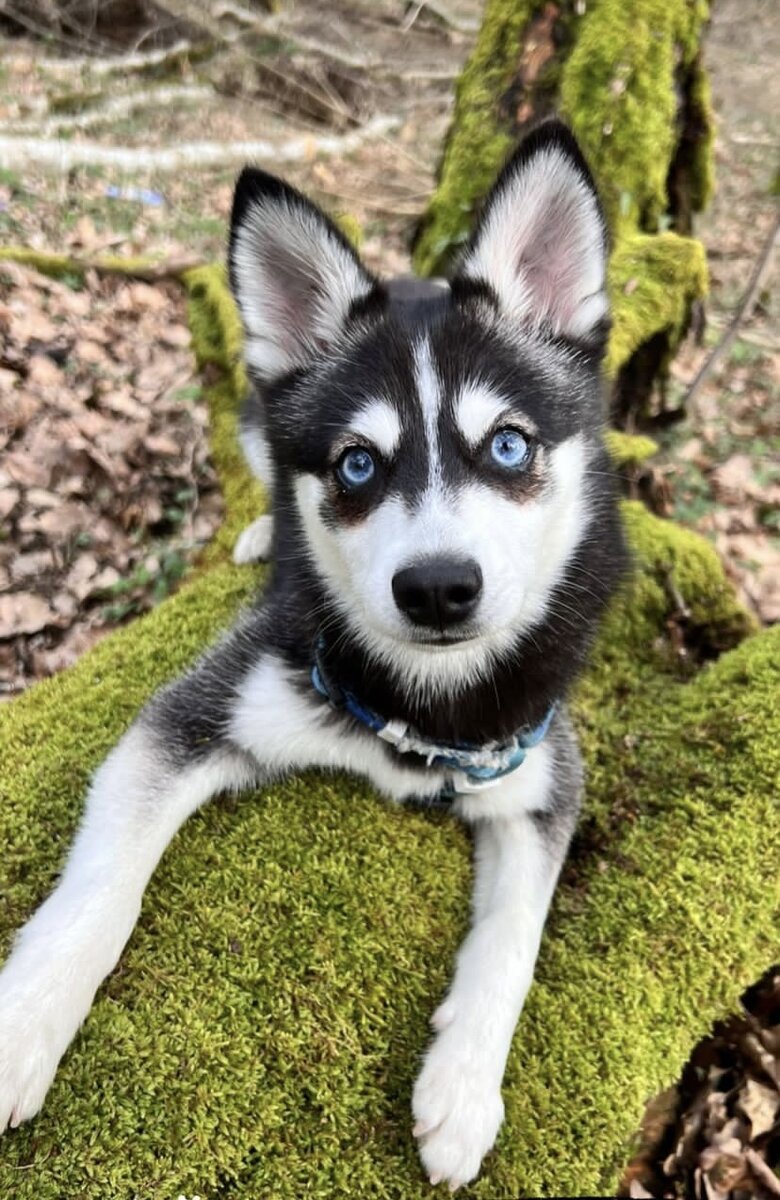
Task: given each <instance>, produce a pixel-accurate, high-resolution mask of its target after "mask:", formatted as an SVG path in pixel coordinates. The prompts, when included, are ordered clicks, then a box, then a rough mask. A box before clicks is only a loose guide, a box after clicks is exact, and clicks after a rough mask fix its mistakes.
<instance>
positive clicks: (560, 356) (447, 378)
mask: <svg viewBox="0 0 780 1200" xmlns="http://www.w3.org/2000/svg"><path fill="white" fill-rule="evenodd" d="M430 337H431V346H432V351H433V358H434V361H435V364H436V370H437V374H438V376H439V379H440V381H441V410H442V411H441V418H440V434H441V435H442V436H443V438H444V439H445V440H446V439H447V436H448V433H449V434H452V433H453V432H454V431H453V430H452V424H453V422H454V421H455V409H456V406H457V403H458V401H459V399H460V397H461V395H462V394H463V389H464V387H465V386H466V385H470V384H471V385H473V384H475V383H479V384H482V385H484V386H486V387H487V388H489V389H490V391H492V392H494V393H495V394H496V395H497V396H500V397H502V398H503V399H505V400H506V402H507V408H508V409H509V410H510V411H512V412H515V413H517V415H518V417H519V418H522V417H523V416H525V417H527V418H528V419H529V420H530V422H531V423H532V425H533V427H534V429H535V430H536V431H537V432H538V434H539V437H540V439H541V440H542V441H543V442H545V443H547V444H548V445H556V444H558V443H559V442H562V441H565V440H566V438H569V437H571V436H572V435H573V434H575V433H577V432H578V431H579V430H582V429H584V428H588V427H591V428H595V427H598V426H600V423H601V416H602V414H601V384H600V380H599V376H598V373H597V372H595V371H594V370H593V368H592V367H591V366H590V365H588V364H586V363H579V362H577V361H576V360H575V361H573V360H572V358H571V355H570V352H568V351H567V350H566V349H564V348H562V347H561V346H559V345H556V343H555V342H554V341H549V342H545V341H542V340H541V339H536V338H531V337H528V338H523V337H522V336H518V337H517V338H516V339H512V338H510V337H509V336H507V335H505V334H504V333H503V332H502V330H501V327H500V326H497V325H489V324H486V323H483V322H482V321H480V320H479V319H478V318H476V317H475V316H474V315H471V314H463V313H461V312H459V311H458V310H457V309H455V310H453V311H452V313H451V314H450V316H449V317H448V318H447V320H445V321H444V322H442V323H441V324H440V325H438V326H435V327H432V328H431V330H430Z"/></svg>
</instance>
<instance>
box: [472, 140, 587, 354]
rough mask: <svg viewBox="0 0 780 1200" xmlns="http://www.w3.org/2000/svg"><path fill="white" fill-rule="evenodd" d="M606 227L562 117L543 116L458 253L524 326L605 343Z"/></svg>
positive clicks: (576, 147) (496, 186)
mask: <svg viewBox="0 0 780 1200" xmlns="http://www.w3.org/2000/svg"><path fill="white" fill-rule="evenodd" d="M606 259H607V227H606V222H605V220H604V214H603V211H602V208H601V204H600V202H599V198H598V194H597V192H596V187H595V185H594V183H593V178H592V176H591V173H590V171H589V169H588V166H587V163H586V162H585V159H584V158H583V156H582V153H581V152H580V149H579V147H578V145H577V143H576V141H575V139H574V137H573V135H572V134H571V133H570V132H569V130H568V129H567V128H566V126H565V125H563V124H562V123H561V122H560V121H545V122H543V123H542V124H541V125H539V126H537V128H536V129H535V130H534V131H533V132H532V133H531V134H529V136H528V137H527V138H525V140H524V141H523V142H522V143H521V145H520V146H519V148H518V149H517V151H516V152H515V153H514V154H513V155H512V157H511V158H510V159H509V161H508V162H507V164H506V166H505V167H504V169H503V171H502V172H501V175H500V176H499V178H498V181H497V182H496V184H495V187H494V188H493V190H492V192H491V193H490V195H489V196H488V198H487V201H486V204H485V207H484V210H483V213H482V216H481V218H480V221H479V223H478V225H477V228H476V230H475V231H474V234H473V236H472V238H471V240H470V242H469V243H468V245H467V246H466V249H465V251H464V252H463V255H462V257H461V259H460V263H459V269H458V272H457V274H456V279H457V278H458V277H460V278H465V279H468V280H477V281H479V282H481V283H486V284H488V285H489V287H490V288H491V290H492V292H493V293H494V294H495V296H496V298H497V299H498V303H499V305H500V307H501V309H502V311H503V312H504V313H505V314H507V315H508V316H509V317H510V318H511V319H512V320H514V321H516V322H518V323H519V324H521V325H523V326H524V327H534V326H536V327H538V328H542V329H546V330H548V331H550V332H552V333H553V334H555V335H560V336H563V337H568V338H572V339H574V340H576V341H579V342H585V343H592V344H593V346H594V348H596V347H600V346H601V345H602V344H603V341H604V339H605V337H606V333H607V330H608V301H607V294H606V290H605V275H606Z"/></svg>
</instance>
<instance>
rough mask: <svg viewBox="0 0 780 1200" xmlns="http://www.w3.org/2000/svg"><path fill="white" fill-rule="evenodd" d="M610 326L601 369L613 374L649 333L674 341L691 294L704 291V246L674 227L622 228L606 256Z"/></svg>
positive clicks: (681, 329)
mask: <svg viewBox="0 0 780 1200" xmlns="http://www.w3.org/2000/svg"><path fill="white" fill-rule="evenodd" d="M607 278H608V285H609V295H610V301H611V304H612V330H611V333H610V338H609V345H608V348H607V355H606V359H605V364H604V365H605V370H606V372H607V374H608V375H610V376H614V375H616V374H617V372H618V371H619V369H620V368H621V367H623V366H625V364H626V363H627V362H628V361H629V359H630V358H631V356H632V355H633V354H634V353H635V352H636V351H637V350H638V349H639V347H640V346H642V345H644V343H645V342H647V341H648V340H649V339H650V338H651V337H653V336H655V335H657V334H659V333H665V334H667V335H668V339H669V344H670V347H671V346H676V345H677V344H678V342H679V340H680V338H681V337H682V336H683V334H684V332H685V329H686V326H687V321H688V314H689V312H690V306H691V303H692V302H693V300H694V299H699V298H701V297H702V296H705V295H706V294H707V285H708V272H707V258H706V254H705V251H704V246H703V245H702V243H701V242H698V241H696V240H695V239H694V238H685V237H680V236H679V235H678V234H676V233H660V234H655V235H649V234H645V233H630V234H629V233H627V234H626V235H625V236H624V237H623V238H621V240H620V241H619V242H618V244H617V246H616V247H615V250H614V252H613V254H612V257H611V258H610V261H609V270H608V275H607Z"/></svg>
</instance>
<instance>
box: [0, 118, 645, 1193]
mask: <svg viewBox="0 0 780 1200" xmlns="http://www.w3.org/2000/svg"><path fill="white" fill-rule="evenodd" d="M605 254H606V229H605V223H604V217H603V214H602V210H601V207H600V204H599V200H598V197H597V195H596V191H595V188H594V185H593V181H592V179H591V176H590V173H589V171H588V168H587V166H586V164H585V161H584V159H583V157H582V155H581V153H580V151H579V149H578V147H577V145H576V143H575V141H574V139H573V137H572V136H571V134H570V133H569V132H568V131H567V130H566V128H565V127H564V126H562V125H561V124H560V123H558V122H549V123H546V124H543V125H541V126H540V127H538V128H537V130H536V131H535V132H534V133H532V134H531V135H530V136H529V137H528V138H527V139H526V140H525V142H524V143H523V144H522V145H521V147H520V148H519V150H518V151H517V152H516V153H515V155H514V156H513V157H512V158H511V159H510V161H509V162H508V163H507V165H506V167H505V169H504V171H503V173H502V174H501V176H500V178H499V180H498V182H497V183H496V186H495V188H494V189H493V191H492V193H491V194H490V196H489V198H488V200H487V202H486V204H485V207H484V211H483V213H482V216H481V219H480V221H479V223H478V225H477V228H476V231H475V233H474V235H473V237H472V238H471V240H470V242H469V243H468V244H467V245H466V246H465V248H464V249H463V252H462V254H461V257H460V260H459V263H458V265H457V268H456V270H455V273H454V275H453V278H452V280H451V282H450V283H449V285H445V286H437V285H433V284H424V283H422V282H420V281H417V282H416V283H413V284H412V283H406V284H403V283H401V284H398V283H396V284H392V283H391V284H386V283H382V282H380V281H379V280H377V279H376V278H374V276H373V275H371V274H370V272H369V271H367V270H366V268H365V267H364V266H363V265H362V264H361V262H360V259H359V258H358V256H357V254H356V253H355V251H354V250H353V249H352V247H351V246H350V245H349V244H348V243H347V241H346V240H345V238H344V237H343V236H342V235H341V233H340V232H339V230H338V229H337V228H336V227H335V226H334V225H333V224H332V223H331V222H330V221H329V220H328V219H327V217H325V216H324V215H323V214H322V213H321V212H320V211H319V210H318V209H317V208H316V207H315V206H314V205H313V204H311V203H310V202H309V201H308V200H306V199H305V198H304V197H303V196H301V195H300V194H299V193H298V192H297V191H295V190H294V189H293V188H291V187H289V186H288V185H287V184H285V183H283V182H281V181H280V180H278V179H275V178H273V177H272V176H270V175H267V174H265V173H263V172H261V171H257V170H251V169H247V170H245V171H244V172H243V174H242V175H241V177H240V179H239V181H238V185H237V188H236V194H235V203H234V207H233V216H232V228H231V235H230V279H231V284H232V288H233V291H234V294H235V297H236V300H237V302H238V306H239V309H240V312H241V316H242V319H243V324H244V329H245V334H246V342H245V344H246V362H247V367H248V370H249V374H250V377H251V380H252V384H253V392H252V395H251V396H250V398H249V400H248V403H247V407H246V411H245V413H244V416H243V421H242V429H243V440H244V445H245V447H246V449H247V453H248V457H249V459H250V461H251V463H252V465H253V467H254V469H255V470H256V471H257V472H258V473H259V474H260V475H261V476H262V478H263V479H264V480H265V481H266V483H267V484H268V485H269V487H270V488H272V492H273V500H274V521H273V544H272V547H271V549H272V557H273V567H272V571H271V578H270V581H269V583H268V586H267V587H266V589H265V591H264V593H263V595H262V596H261V597H260V599H259V600H258V601H257V603H256V605H255V607H253V608H252V609H251V610H250V611H249V612H248V613H246V614H244V615H243V616H242V618H241V619H240V621H239V622H238V624H237V626H236V627H235V628H234V629H233V630H232V632H230V633H229V634H228V635H227V636H226V637H225V638H224V640H223V641H222V642H221V643H219V644H218V645H217V646H216V647H215V648H214V649H212V650H211V651H209V652H208V653H207V654H206V655H205V656H204V657H203V658H202V659H201V660H200V661H199V662H198V663H197V664H196V665H195V667H194V668H193V669H192V670H191V671H190V672H189V673H188V674H186V675H185V676H184V677H183V678H181V679H178V680H177V681H176V682H174V683H172V684H171V685H169V686H168V687H166V688H165V689H163V690H162V691H161V692H160V693H158V694H157V696H155V697H154V698H153V699H152V701H151V702H150V703H149V704H148V706H147V707H146V708H145V709H144V710H143V711H142V713H141V714H140V716H139V718H138V720H137V721H136V722H135V724H134V725H133V726H132V727H131V728H130V730H129V731H128V733H127V734H126V735H125V736H124V737H123V738H122V740H121V741H120V743H119V745H118V746H117V747H116V748H115V749H114V751H113V752H112V753H111V754H110V755H109V757H108V758H107V760H106V761H105V763H104V764H103V765H102V766H101V767H100V769H99V770H98V771H97V773H96V774H95V777H94V780H93V783H92V786H91V789H90V792H89V796H88V799H87V807H86V813H85V815H84V818H83V821H82V823H81V827H80V829H79V832H78V835H77V837H76V840H75V844H74V846H73V848H72V850H71V852H70V856H69V858H68V860H67V864H66V867H65V869H64V872H63V874H62V877H61V879H60V882H59V883H58V885H57V887H56V889H55V891H54V892H53V894H52V895H51V896H50V897H49V899H48V900H46V902H45V903H44V904H43V905H42V906H41V908H40V909H39V910H38V911H37V912H36V913H35V914H34V916H33V917H32V918H31V919H30V921H29V922H28V923H27V924H26V925H25V926H24V928H23V929H22V930H21V932H20V934H19V935H18V937H17V940H16V943H15V945H14V948H13V951H12V953H11V955H10V957H9V959H8V961H7V963H6V965H5V968H4V970H3V971H2V973H1V974H0V1130H3V1129H5V1127H6V1126H7V1125H9V1124H10V1125H11V1126H16V1125H18V1124H19V1123H20V1122H21V1121H25V1120H27V1119H28V1118H29V1117H32V1116H33V1114H34V1113H36V1112H37V1111H38V1109H39V1108H40V1107H41V1104H42V1103H43V1099H44V1096H45V1095H46V1091H47V1089H48V1087H49V1085H50V1083H51V1081H52V1079H53V1077H54V1073H55V1071H56V1068H57V1064H58V1062H59V1060H60V1058H61V1056H62V1054H63V1053H64V1051H65V1049H66V1048H67V1046H68V1044H69V1042H70V1041H71V1039H72V1038H73V1036H74V1034H75V1032H76V1030H77V1029H78V1027H79V1025H80V1024H81V1022H82V1021H83V1020H84V1018H85V1017H86V1015H87V1013H88V1012H89V1008H90V1005H91V1004H92V1000H93V998H94V996H95V992H96V990H97V989H98V987H99V986H100V983H101V981H102V980H103V979H104V978H105V976H106V975H107V974H108V972H109V971H111V970H112V968H113V967H114V966H115V964H116V962H117V960H118V958H119V956H120V954H121V952H122V948H123V947H124V945H125V943H126V941H127V939H128V938H129V936H130V934H131V932H132V929H133V926H134V924H135V922H136V920H137V918H138V913H139V909H140V906H141V898H142V896H143V892H144V888H145V886H146V884H147V881H148V880H149V877H150V875H151V873H152V871H153V870H154V868H155V866H156V864H157V861H158V859H159V858H160V855H161V854H162V853H163V851H164V850H165V847H166V846H167V845H168V843H169V841H170V840H171V838H172V837H173V835H174V833H175V832H176V830H177V829H178V828H179V826H180V825H181V824H182V822H183V821H185V820H186V818H187V817H188V816H189V815H190V813H192V812H193V811H194V810H195V809H196V808H197V807H198V806H199V805H201V804H203V803H204V802H205V801H207V800H208V799H209V797H211V796H213V795H214V794H215V793H216V792H219V791H221V790H223V789H239V788H247V787H253V786H256V785H257V784H258V783H262V782H263V781H264V780H269V779H271V778H275V777H279V776H281V775H284V774H286V773H288V772H291V771H297V770H299V769H302V768H309V767H320V768H322V769H325V770H344V769H346V770H349V771H354V772H357V773H358V774H359V775H362V776H365V777H366V778H368V779H369V780H370V781H371V782H372V784H373V785H374V786H375V787H376V788H377V789H378V791H379V792H381V793H382V794H383V795H384V796H386V797H387V798H388V799H390V800H392V801H397V802H400V801H405V800H409V799H412V798H414V799H415V800H417V801H422V802H430V803H434V802H437V803H445V804H447V805H448V806H449V807H450V808H451V811H452V813H453V815H455V816H456V817H459V818H461V819H463V820H465V821H467V822H469V823H470V824H471V826H472V828H473V833H474V841H475V873H476V882H475V889H474V899H473V914H474V919H473V925H472V928H471V932H470V933H469V934H468V936H467V938H466V940H465V942H464V943H463V946H462V947H461V949H460V952H459V954H458V957H457V963H456V966H455V972H454V978H453V982H452V986H451V987H450V990H449V992H448V994H447V996H446V998H445V999H444V1001H443V1003H442V1004H441V1005H440V1007H439V1008H438V1009H437V1010H436V1012H435V1013H434V1014H433V1017H432V1024H433V1029H434V1031H435V1036H434V1038H433V1041H432V1043H431V1045H430V1046H429V1048H428V1050H427V1053H426V1055H425V1057H424V1060H423V1064H422V1069H421V1071H420V1074H419V1078H418V1079H417V1082H416V1085H415V1087H414V1096H413V1104H412V1107H413V1112H414V1131H413V1132H414V1136H415V1137H416V1138H417V1139H418V1140H419V1148H420V1154H421V1156H422V1161H423V1165H424V1168H425V1171H426V1172H427V1174H428V1176H429V1178H430V1180H431V1182H432V1183H437V1182H440V1181H446V1182H447V1183H448V1184H449V1185H450V1186H451V1187H452V1188H455V1187H457V1186H459V1185H460V1184H463V1183H466V1182H467V1181H468V1180H471V1179H473V1178H474V1177H475V1176H476V1174H477V1172H478V1171H479V1167H480V1163H481V1161H482V1158H483V1156H484V1154H485V1153H486V1152H487V1151H488V1150H489V1149H490V1148H491V1146H492V1145H493V1142H494V1140H495V1137H496V1134H497V1132H498V1129H499V1126H500V1124H501V1121H502V1117H503V1111H504V1110H503V1103H502V1099H501V1081H502V1076H503V1072H504V1065H505V1062H506V1058H507V1054H508V1052H509V1047H510V1043H511V1041H512V1035H513V1031H514V1028H515V1024H516V1022H517V1019H518V1016H519V1014H520V1010H521V1008H522V1006H523V1002H524V1000H525V996H526V993H527V991H528V988H529V986H530V984H531V979H532V975H533V969H534V962H535V959H536V956H537V950H538V947H539V940H540V937H541V934H542V928H543V925H544V921H545V917H546V914H547V910H548V907H549V904H550V899H551V896H552V893H553V889H554V887H555V883H556V878H557V876H558V873H559V870H560V866H561V863H562V861H563V858H564V855H565V853H566V849H567V846H568V843H569V839H570V836H571V833H572V830H573V827H574V824H575V820H576V816H577V810H578V805H579V801H580V792H581V787H582V770H581V766H580V759H579V755H578V751H577V745H576V741H575V736H574V733H573V731H572V727H571V725H570V723H569V719H568V717H567V715H566V711H565V707H564V705H565V698H566V694H567V691H568V690H569V687H570V685H571V683H572V681H573V680H574V678H575V677H576V675H577V673H578V671H579V670H580V668H581V666H582V664H583V661H584V658H585V655H586V652H587V650H588V647H589V645H590V643H591V641H592V638H593V636H594V631H595V628H596V625H597V622H598V619H599V616H600V614H601V613H602V610H603V609H604V607H605V605H606V603H607V601H608V599H609V597H610V595H611V594H612V592H613V590H614V587H615V584H616V582H617V580H618V578H619V576H620V574H621V571H622V568H623V563H624V546H623V538H622V534H621V529H620V524H619V519H618V514H617V507H616V490H615V485H614V482H613V477H612V473H611V469H610V464H609V461H608V459H607V455H606V453H605V450H604V447H603V444H602V425H603V412H602V386H601V380H600V370H599V365H600V360H601V357H602V352H603V349H604V344H605V338H606V334H607V329H608V307H607V295H606V291H605ZM268 532H269V527H268V523H267V522H265V523H264V524H263V525H261V526H260V527H258V529H256V530H255V532H254V533H253V534H252V535H251V536H250V537H249V545H248V546H247V545H245V547H244V552H243V554H244V556H245V557H251V556H252V555H253V554H255V553H257V552H258V551H259V552H264V551H265V549H266V544H265V543H266V540H267V535H268Z"/></svg>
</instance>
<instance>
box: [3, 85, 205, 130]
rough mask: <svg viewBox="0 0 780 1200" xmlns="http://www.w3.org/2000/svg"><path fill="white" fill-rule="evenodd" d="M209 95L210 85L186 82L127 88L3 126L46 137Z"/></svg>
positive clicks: (200, 98) (203, 98)
mask: <svg viewBox="0 0 780 1200" xmlns="http://www.w3.org/2000/svg"><path fill="white" fill-rule="evenodd" d="M213 96H214V89H213V88H210V87H199V86H194V85H189V84H182V85H181V86H179V87H160V88H149V89H148V90H147V91H144V92H130V93H129V94H128V95H125V96H112V97H109V98H108V99H106V100H104V101H103V102H102V103H100V104H96V105H94V106H92V107H90V108H88V109H87V110H86V111H85V112H80V113H69V114H65V113H63V114H62V115H61V116H53V117H49V119H48V120H46V121H43V122H41V120H40V119H38V120H35V121H14V122H9V123H8V124H7V125H6V129H7V131H8V133H10V134H13V135H18V134H23V133H24V134H32V133H35V134H37V135H38V136H39V137H44V138H47V137H51V136H52V135H53V134H56V133H62V132H64V131H65V130H70V129H89V128H90V126H92V125H99V124H101V123H102V122H103V121H111V120H116V119H117V118H118V117H127V116H130V114H131V113H134V112H136V111H137V110H138V109H143V108H150V107H152V106H153V105H158V106H165V107H166V108H167V107H168V106H169V105H171V104H174V103H176V102H177V101H181V100H185V101H188V102H193V101H197V100H209V99H211V98H212V97H213Z"/></svg>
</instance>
